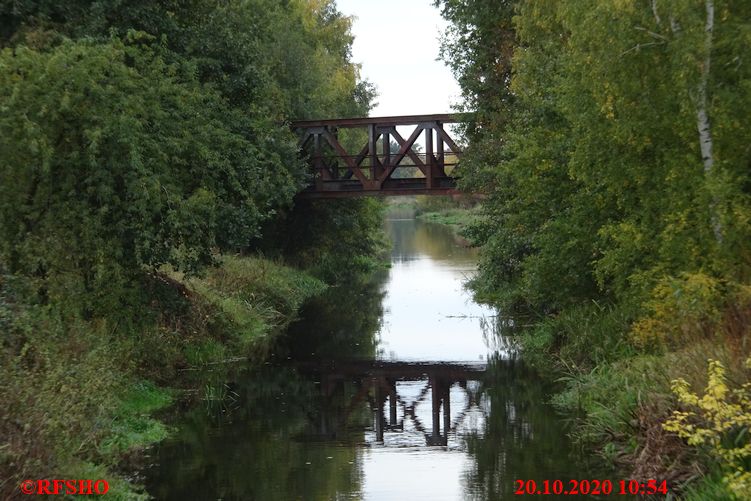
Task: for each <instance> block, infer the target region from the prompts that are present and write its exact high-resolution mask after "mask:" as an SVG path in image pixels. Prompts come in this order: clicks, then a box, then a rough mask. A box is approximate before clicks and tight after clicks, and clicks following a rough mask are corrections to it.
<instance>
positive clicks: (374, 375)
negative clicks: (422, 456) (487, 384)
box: [299, 360, 486, 446]
mask: <svg viewBox="0 0 751 501" xmlns="http://www.w3.org/2000/svg"><path fill="white" fill-rule="evenodd" d="M485 369H486V366H485V364H479V363H478V364H464V363H448V362H441V363H429V362H426V363H421V362H388V361H380V360H376V361H373V360H362V361H355V360H350V361H336V362H305V363H301V364H300V365H299V370H300V372H302V373H307V374H309V375H312V376H314V377H315V378H316V379H317V380H319V381H320V397H321V410H322V412H321V413H320V414H319V415H318V416H316V419H317V421H318V422H317V423H315V428H316V429H317V432H318V434H319V438H322V439H336V438H338V437H339V436H342V435H343V434H344V433H345V431H346V428H347V426H348V422H349V417H350V415H352V414H353V413H354V412H356V411H357V410H358V409H361V408H362V406H363V405H364V404H365V403H366V402H367V403H368V405H369V409H370V411H371V412H372V416H373V430H374V432H375V442H376V443H380V444H383V443H384V438H385V436H386V434H387V433H389V434H404V433H405V431H407V432H409V433H411V434H412V435H414V433H415V432H417V433H420V434H421V435H422V436H424V441H425V445H427V446H447V445H448V443H449V437H450V436H451V435H452V434H453V433H455V432H456V431H457V430H458V429H459V428H460V427H461V426H462V425H463V424H464V421H465V419H466V418H467V416H468V415H469V414H470V413H472V411H473V410H478V405H479V401H480V395H481V394H482V387H483V385H482V381H483V376H484V374H485ZM349 385H354V387H355V391H347V389H346V388H345V387H346V386H349ZM452 394H453V395H454V396H453V398H454V400H455V401H459V402H458V403H459V404H460V405H461V406H462V408H461V409H460V410H459V412H456V409H455V410H454V412H453V414H452V402H451V400H452ZM344 395H350V396H349V397H345V400H346V402H345V405H344V409H343V412H342V409H341V406H337V405H335V404H334V402H341V399H342V397H343V396H344ZM455 403H457V402H455ZM423 406H429V409H430V412H429V414H427V416H426V415H425V414H426V413H421V412H419V410H418V409H419V408H421V407H423ZM327 410H328V411H327ZM405 424H407V426H406V427H405ZM411 438H413V437H411ZM395 442H396V443H399V444H401V445H418V444H416V443H414V442H413V440H411V439H409V438H406V437H404V439H403V440H396V441H395Z"/></svg>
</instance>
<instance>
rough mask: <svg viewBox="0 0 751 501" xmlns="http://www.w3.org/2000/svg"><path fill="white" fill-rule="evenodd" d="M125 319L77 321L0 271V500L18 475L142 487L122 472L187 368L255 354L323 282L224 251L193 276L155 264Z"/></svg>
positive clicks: (11, 492)
mask: <svg viewBox="0 0 751 501" xmlns="http://www.w3.org/2000/svg"><path fill="white" fill-rule="evenodd" d="M141 285H142V287H143V290H144V291H148V296H149V297H150V301H149V302H148V303H146V304H143V305H142V308H141V309H140V310H139V311H137V310H133V311H131V312H130V313H131V315H130V316H131V317H133V318H132V321H131V322H130V323H128V322H115V321H112V320H103V319H86V318H80V317H77V316H75V315H70V314H67V313H66V311H65V310H64V309H62V308H60V307H51V306H48V305H41V304H39V302H38V301H35V300H34V298H33V297H30V296H29V294H31V293H30V292H29V291H31V290H33V288H32V287H30V284H28V283H27V282H25V281H23V280H21V279H18V278H16V277H12V276H7V275H4V276H0V291H1V292H0V330H2V332H3V338H2V343H3V344H2V351H1V352H0V357H1V358H0V380H2V381H3V384H2V385H0V400H1V401H2V402H3V403H4V405H3V409H2V416H1V419H0V436H2V437H3V440H2V444H0V479H2V480H0V497H2V498H3V499H6V498H11V499H12V498H15V497H21V492H20V490H19V484H20V482H21V481H22V480H24V479H27V478H31V479H44V478H94V479H98V478H102V479H106V480H107V481H108V482H109V484H110V493H109V496H110V497H112V498H113V499H137V498H138V497H139V496H143V492H142V491H141V490H140V488H139V487H138V485H137V483H134V482H132V481H131V479H129V478H128V477H127V476H126V474H125V473H124V470H123V469H122V468H123V465H125V464H127V463H128V462H130V461H136V462H137V461H138V458H139V455H138V451H139V450H141V449H143V448H144V447H145V446H147V445H149V444H151V443H154V442H156V441H158V440H161V439H162V438H164V437H165V436H166V435H167V434H168V433H169V430H168V429H167V427H166V426H165V425H164V424H163V423H162V422H160V421H159V420H158V419H157V418H155V417H154V412H155V411H157V410H159V409H161V408H164V407H165V406H168V405H169V404H170V403H171V402H172V401H173V400H174V398H175V397H176V395H177V394H178V392H179V390H177V389H174V388H175V387H181V388H184V387H185V386H186V385H187V386H189V385H190V384H196V385H197V384H198V383H197V381H196V380H195V379H194V380H193V381H191V380H190V379H188V378H189V377H190V376H189V375H190V374H195V372H194V371H189V370H186V369H199V368H201V367H205V366H207V365H215V364H217V363H221V362H223V361H226V360H228V359H233V358H240V357H242V358H245V357H248V356H263V354H264V352H265V349H266V347H267V346H268V341H269V340H270V338H271V337H272V336H273V333H274V332H278V331H279V329H280V328H282V327H283V326H284V325H286V324H287V323H288V322H289V321H290V320H291V319H292V318H294V316H295V314H296V312H297V309H298V308H299V306H300V305H301V304H302V302H303V301H304V300H305V299H306V298H308V297H310V296H312V295H314V294H317V293H319V292H321V291H322V290H323V289H324V288H325V284H324V283H323V282H321V281H319V280H318V279H315V278H313V277H312V276H310V275H308V274H306V273H304V272H302V271H299V270H296V269H292V268H289V267H286V266H284V265H282V264H278V263H273V262H270V261H268V260H265V259H262V258H258V257H225V258H223V259H222V260H221V262H220V263H219V265H218V266H216V267H213V268H210V269H208V270H207V272H206V273H205V274H204V275H203V276H201V277H198V278H196V277H194V278H186V277H184V276H182V275H181V274H177V273H171V272H164V273H160V274H158V275H147V276H144V278H143V283H142V284H141Z"/></svg>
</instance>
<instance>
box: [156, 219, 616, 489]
mask: <svg viewBox="0 0 751 501" xmlns="http://www.w3.org/2000/svg"><path fill="white" fill-rule="evenodd" d="M386 228H387V231H388V233H389V234H390V235H391V239H392V241H393V250H392V254H391V263H392V264H391V268H390V269H389V270H385V271H384V272H382V273H380V274H379V275H378V276H377V277H375V278H374V279H372V280H370V281H368V282H365V283H349V284H347V285H346V286H341V287H334V288H331V289H330V290H329V291H328V292H327V294H325V295H324V296H323V297H320V298H316V299H314V300H312V301H311V302H310V303H308V304H307V305H306V307H305V308H304V310H303V312H302V315H301V319H300V321H298V322H296V323H295V324H293V325H292V326H291V327H290V328H289V330H288V332H287V333H286V335H285V336H283V339H282V340H281V342H280V345H279V346H278V348H277V349H276V350H275V356H274V358H273V359H272V361H271V362H269V363H267V364H266V365H264V366H262V367H261V368H253V369H250V368H249V369H247V370H245V371H242V372H241V373H240V374H239V375H238V376H236V377H235V378H233V380H232V381H229V382H223V381H222V382H216V383H214V384H213V385H212V388H211V390H210V391H209V390H208V389H207V391H206V394H207V395H213V396H214V398H206V399H205V400H204V401H203V405H199V406H192V407H190V408H188V409H185V410H184V411H182V412H180V413H179V415H178V417H177V418H176V419H175V422H174V423H173V426H174V427H175V429H176V432H175V434H174V435H173V436H172V437H171V438H170V439H168V440H166V441H164V442H163V443H162V444H160V445H159V446H158V447H157V448H156V449H155V451H154V458H153V459H154V464H153V465H152V466H151V467H149V468H148V469H147V470H146V471H145V472H144V475H145V477H146V484H147V488H148V491H149V493H150V494H151V495H153V496H155V497H156V498H157V499H176V500H177V499H179V500H183V499H207V500H209V499H225V500H230V499H232V500H235V499H237V500H240V499H243V500H245V499H247V500H297V499H303V500H339V499H342V500H343V499H365V500H422V499H424V500H469V499H473V500H475V499H476V500H497V499H513V498H515V496H514V495H513V492H514V487H515V482H514V480H516V479H525V480H526V479H534V480H536V481H537V482H538V483H540V485H542V481H543V480H545V479H548V480H551V481H552V480H553V479H563V480H567V479H569V478H593V474H592V473H591V472H588V471H587V470H586V469H585V468H584V466H583V465H582V463H581V462H580V461H579V459H578V458H577V456H576V455H575V454H573V453H572V450H571V446H570V444H569V443H568V441H567V439H566V435H565V430H564V429H563V426H562V422H561V419H560V418H559V417H557V416H556V415H555V414H554V412H553V410H552V409H551V408H550V406H549V405H548V404H547V403H546V402H547V401H548V399H549V388H548V387H547V386H546V385H545V384H544V383H543V382H542V381H541V380H540V379H539V378H538V377H536V376H535V374H533V373H532V372H530V371H528V370H527V369H525V368H524V366H523V365H522V363H521V362H520V361H519V360H517V359H516V357H515V356H514V350H513V348H512V347H511V345H510V344H509V343H507V342H504V340H503V338H500V337H498V336H496V335H494V334H493V329H492V325H493V319H494V311H493V310H491V309H489V308H487V307H485V306H481V305H478V304H476V303H474V302H473V301H472V299H471V297H470V295H469V294H468V293H467V291H465V290H464V288H463V283H464V281H466V279H467V277H468V276H470V275H471V274H472V273H473V272H474V270H475V266H476V255H475V252H474V251H472V250H470V249H466V248H464V247H462V246H460V245H458V244H457V243H456V241H455V238H454V236H453V234H452V233H451V231H450V230H448V229H447V228H445V227H442V226H438V225H432V224H427V223H422V222H419V221H415V220H414V219H405V220H389V221H386ZM600 478H602V477H600ZM555 498H556V496H552V495H550V496H544V499H555ZM619 498H621V499H623V498H624V497H623V496H619ZM564 499H572V497H571V496H566V497H565V498H564ZM580 499H581V497H580Z"/></svg>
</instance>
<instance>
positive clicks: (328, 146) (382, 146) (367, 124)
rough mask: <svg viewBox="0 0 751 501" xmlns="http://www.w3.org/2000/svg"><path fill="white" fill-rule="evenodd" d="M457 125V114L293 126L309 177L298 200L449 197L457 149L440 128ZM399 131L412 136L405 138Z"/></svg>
mask: <svg viewBox="0 0 751 501" xmlns="http://www.w3.org/2000/svg"><path fill="white" fill-rule="evenodd" d="M460 121H462V115H458V114H453V115H452V114H441V115H409V116H397V117H380V118H340V119H333V120H307V121H300V122H293V123H292V124H291V125H292V129H293V130H294V131H295V132H296V133H297V135H298V137H299V138H300V148H301V150H302V153H303V155H305V156H306V157H307V158H308V161H309V163H310V167H311V172H312V174H313V176H312V184H311V185H310V186H309V187H307V188H306V189H305V190H304V191H302V192H301V193H300V194H299V196H300V197H303V198H348V197H353V196H360V195H420V194H426V195H427V194H434V195H447V194H452V193H454V192H455V188H456V178H455V177H454V176H453V175H452V174H453V172H454V169H455V168H456V166H457V164H458V162H459V159H460V158H461V154H462V151H461V148H460V147H459V146H458V145H457V144H456V142H455V141H454V140H453V139H452V138H451V136H450V135H449V133H448V131H447V130H446V129H444V124H450V123H456V122H460ZM398 128H401V129H402V130H403V131H404V129H405V128H411V133H409V134H408V135H407V134H405V135H406V136H407V138H406V139H405V138H404V136H403V135H402V134H401V133H400V132H399V130H398ZM420 136H423V137H424V150H423V151H421V149H422V148H421V145H419V144H417V142H418V140H419V139H420ZM363 143H364V144H363ZM355 152H356V153H355Z"/></svg>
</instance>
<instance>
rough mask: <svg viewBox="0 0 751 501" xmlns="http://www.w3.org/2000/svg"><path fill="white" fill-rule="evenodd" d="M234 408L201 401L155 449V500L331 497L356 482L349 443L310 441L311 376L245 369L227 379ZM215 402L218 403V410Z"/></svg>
mask: <svg viewBox="0 0 751 501" xmlns="http://www.w3.org/2000/svg"><path fill="white" fill-rule="evenodd" d="M231 387H232V390H233V391H234V392H236V394H237V399H238V401H239V402H240V403H241V405H239V406H234V407H232V409H231V412H227V409H226V408H225V409H222V411H221V412H206V409H205V408H204V407H201V406H198V407H195V408H194V409H193V410H191V411H190V412H189V413H188V414H187V415H186V416H185V417H184V419H183V420H182V422H181V424H180V427H179V432H178V434H177V435H176V436H174V437H172V438H171V439H169V440H168V441H166V442H165V443H163V444H162V445H161V446H160V447H159V448H158V449H157V450H156V459H157V464H158V466H159V467H158V470H157V471H156V472H154V473H155V476H153V477H152V478H150V480H149V485H148V490H149V492H150V493H151V494H152V495H153V496H155V497H156V498H157V499H228V500H229V499H247V500H289V499H333V498H336V496H337V495H343V496H346V495H349V494H351V493H356V492H358V491H359V489H360V485H361V473H360V469H361V467H360V462H359V459H358V454H357V451H356V447H355V445H354V444H352V445H350V446H346V445H345V444H342V443H331V442H329V443H326V442H320V443H313V444H311V443H309V442H308V441H306V440H304V437H306V436H307V435H308V434H309V433H310V426H311V423H310V419H309V416H310V414H311V412H313V410H314V409H315V408H316V406H317V405H318V400H319V393H318V388H317V387H316V385H315V383H314V382H313V381H311V380H309V379H307V378H301V377H300V376H298V375H297V373H296V372H295V371H294V370H292V369H291V368H284V367H271V366H267V367H265V368H263V369H260V370H256V371H249V372H246V373H244V374H242V375H240V376H238V378H237V380H236V381H235V382H234V383H232V385H231ZM218 408H219V407H217V409H218Z"/></svg>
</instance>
